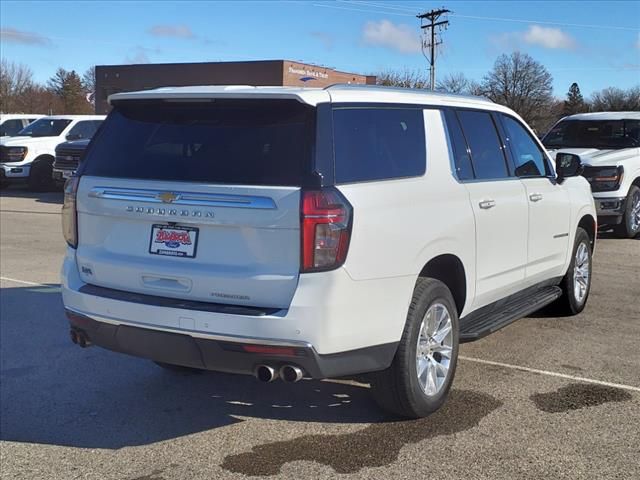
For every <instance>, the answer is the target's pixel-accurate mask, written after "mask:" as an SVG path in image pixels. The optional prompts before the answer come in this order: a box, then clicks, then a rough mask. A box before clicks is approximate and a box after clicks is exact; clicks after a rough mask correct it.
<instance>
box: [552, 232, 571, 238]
mask: <svg viewBox="0 0 640 480" xmlns="http://www.w3.org/2000/svg"><path fill="white" fill-rule="evenodd" d="M568 236H569V234H568V233H559V234H557V235H554V236H553V238H563V237H568Z"/></svg>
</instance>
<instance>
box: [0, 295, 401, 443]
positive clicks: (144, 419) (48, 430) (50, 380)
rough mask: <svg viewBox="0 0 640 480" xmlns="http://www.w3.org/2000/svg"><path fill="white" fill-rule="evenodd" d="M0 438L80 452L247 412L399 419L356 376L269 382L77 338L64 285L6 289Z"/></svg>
mask: <svg viewBox="0 0 640 480" xmlns="http://www.w3.org/2000/svg"><path fill="white" fill-rule="evenodd" d="M0 318H1V319H2V321H1V322H0V383H1V384H2V389H1V391H0V439H2V440H8V441H14V442H29V443H43V444H51V445H63V446H73V447H81V448H109V449H117V448H121V447H124V446H135V445H144V444H149V443H155V442H158V441H162V440H167V439H172V438H177V437H181V436H184V435H188V434H192V433H198V432H203V431H207V430H210V429H214V428H217V427H222V426H225V425H230V424H233V423H236V422H241V421H242V420H241V419H239V418H238V417H254V418H268V419H276V420H279V419H282V420H289V421H304V422H324V423H372V422H384V421H387V420H392V419H390V418H387V417H385V416H384V414H383V413H381V412H380V410H378V408H377V407H376V406H375V404H374V403H373V401H372V400H371V398H370V395H369V391H368V390H369V389H368V388H367V387H366V386H364V385H359V384H356V383H355V382H351V383H347V382H335V381H312V380H303V381H301V382H299V383H297V384H294V385H292V384H284V383H282V382H273V383H270V384H264V383H260V382H258V381H257V380H256V379H254V378H253V377H250V376H235V375H226V374H221V373H209V372H207V373H202V374H195V375H194V374H177V373H173V372H168V371H165V370H162V369H160V368H159V367H157V366H156V365H154V364H153V363H152V362H150V361H146V360H143V359H138V358H133V357H128V356H125V355H121V354H116V353H112V352H109V351H106V350H103V349H100V348H98V347H92V348H87V349H81V348H80V347H78V346H76V345H73V344H72V343H71V341H70V340H69V335H68V324H67V321H66V319H65V317H64V313H63V306H62V301H61V297H60V293H59V287H58V286H57V285H51V286H47V287H38V286H34V287H20V288H6V289H2V290H0Z"/></svg>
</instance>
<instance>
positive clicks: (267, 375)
mask: <svg viewBox="0 0 640 480" xmlns="http://www.w3.org/2000/svg"><path fill="white" fill-rule="evenodd" d="M255 375H256V378H257V379H258V380H260V381H261V382H273V381H274V380H276V379H277V378H278V377H280V378H281V379H282V381H284V382H288V383H295V382H298V381H300V380H302V376H303V372H302V369H301V368H300V367H296V366H295V365H283V366H282V367H280V370H276V369H275V368H273V367H271V366H269V365H258V368H256V373H255Z"/></svg>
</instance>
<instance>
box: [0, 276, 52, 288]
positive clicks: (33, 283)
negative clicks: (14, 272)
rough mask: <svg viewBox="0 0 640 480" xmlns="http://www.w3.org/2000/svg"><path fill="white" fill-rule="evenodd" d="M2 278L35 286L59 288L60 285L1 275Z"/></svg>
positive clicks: (0, 278)
mask: <svg viewBox="0 0 640 480" xmlns="http://www.w3.org/2000/svg"><path fill="white" fill-rule="evenodd" d="M0 280H6V281H7V282H13V283H22V284H23V285H31V286H33V287H44V288H58V286H59V285H58V284H56V285H46V284H44V283H37V282H28V281H27V280H18V279H17V278H9V277H0Z"/></svg>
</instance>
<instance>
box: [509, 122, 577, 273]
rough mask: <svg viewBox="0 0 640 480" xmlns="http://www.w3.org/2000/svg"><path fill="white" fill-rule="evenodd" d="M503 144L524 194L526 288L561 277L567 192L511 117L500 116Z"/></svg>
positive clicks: (567, 218) (565, 248)
mask: <svg viewBox="0 0 640 480" xmlns="http://www.w3.org/2000/svg"><path fill="white" fill-rule="evenodd" d="M501 122H502V126H503V128H504V133H505V137H506V143H507V145H508V147H509V152H510V154H511V158H512V160H513V163H514V167H515V174H516V176H518V177H519V178H520V181H521V182H522V185H523V186H524V188H525V190H526V198H527V203H528V209H529V228H528V230H529V239H528V247H527V268H526V277H527V283H528V284H534V283H537V282H539V281H542V280H546V279H549V278H553V277H556V276H561V275H562V274H563V268H564V264H565V260H566V255H567V251H568V249H569V236H570V235H569V234H570V232H569V224H570V221H571V219H570V215H571V211H570V206H569V194H568V192H567V191H566V189H565V188H564V187H563V186H562V185H560V184H558V183H556V181H555V175H554V172H553V170H552V168H551V165H550V163H549V160H548V158H547V156H546V154H545V152H544V150H543V149H542V147H541V146H540V145H538V143H537V142H536V141H535V140H534V138H533V136H532V135H531V134H530V133H529V131H528V130H527V129H526V128H525V127H524V126H523V125H522V123H520V122H519V121H518V120H516V119H515V118H513V117H510V116H507V115H502V118H501Z"/></svg>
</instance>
